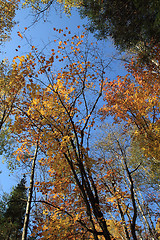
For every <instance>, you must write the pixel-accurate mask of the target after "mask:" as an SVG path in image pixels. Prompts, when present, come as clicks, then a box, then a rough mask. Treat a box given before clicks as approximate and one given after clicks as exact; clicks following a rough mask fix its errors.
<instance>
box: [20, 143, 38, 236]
mask: <svg viewBox="0 0 160 240" xmlns="http://www.w3.org/2000/svg"><path fill="white" fill-rule="evenodd" d="M37 153H38V142H37V145H36V149H35V153H34V157H33V161H32V169H31V176H30V186H29V193H28V200H27V206H26V214H25V219H24V224H23V232H22V240H26V239H27V230H28V224H29V216H30V210H31V201H32V195H33V183H34V172H35V164H36V159H37Z"/></svg>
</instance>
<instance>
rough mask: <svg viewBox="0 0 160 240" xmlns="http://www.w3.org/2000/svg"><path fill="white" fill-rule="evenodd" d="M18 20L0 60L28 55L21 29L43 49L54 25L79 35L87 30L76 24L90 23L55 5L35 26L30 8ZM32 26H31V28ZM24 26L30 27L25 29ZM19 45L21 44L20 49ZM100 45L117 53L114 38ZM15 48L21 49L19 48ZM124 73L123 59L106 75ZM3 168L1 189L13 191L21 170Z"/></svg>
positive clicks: (22, 12)
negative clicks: (68, 14)
mask: <svg viewBox="0 0 160 240" xmlns="http://www.w3.org/2000/svg"><path fill="white" fill-rule="evenodd" d="M15 20H16V21H17V22H19V23H18V24H17V25H15V27H14V28H13V31H12V34H11V40H10V41H8V42H6V43H5V45H4V46H3V48H2V54H1V56H0V60H2V59H4V58H8V59H9V61H10V62H11V61H12V59H13V57H14V56H16V55H25V54H26V53H27V52H28V51H29V48H30V47H29V46H28V44H27V42H26V40H25V39H24V38H23V39H21V38H20V37H18V34H17V32H18V31H20V32H21V33H23V32H25V36H26V38H27V40H28V41H29V42H30V43H31V44H32V45H34V46H36V47H38V48H39V49H42V48H44V46H45V45H46V44H47V43H49V42H50V41H52V40H53V39H54V38H55V34H56V33H55V32H54V31H53V28H54V27H55V28H58V29H59V28H60V29H65V27H68V28H69V30H71V32H72V33H73V34H76V33H77V32H79V33H80V31H83V30H84V29H83V27H81V28H80V29H78V28H77V26H78V25H80V26H82V25H83V24H86V23H87V19H83V20H82V19H81V18H80V16H79V13H78V11H76V10H73V11H72V15H71V17H67V16H66V15H65V14H64V13H58V12H56V11H55V10H54V9H53V8H52V9H51V10H50V13H49V14H48V18H47V21H44V20H43V19H41V20H40V21H39V22H37V23H35V24H33V25H32V23H33V21H34V18H33V16H32V12H31V9H21V10H19V11H18V12H17V15H16V19H15ZM30 25H32V26H31V27H29V26H30ZM25 27H27V28H28V27H29V28H28V29H27V30H26V31H25V29H24V28H25ZM90 40H91V41H96V39H94V37H93V35H91V34H90ZM18 45H20V46H21V48H18ZM98 45H100V46H101V48H103V49H104V54H105V57H106V58H107V57H108V56H111V55H112V54H115V49H114V46H113V44H112V41H111V40H110V41H109V40H108V41H104V42H98ZM50 48H51V45H48V46H47V48H46V49H48V51H49V49H50ZM16 49H18V51H17V50H16ZM125 73H126V72H125V70H124V67H123V64H122V63H121V62H120V61H114V62H113V64H112V68H111V70H109V71H108V73H107V74H108V77H109V78H111V79H112V78H114V77H116V76H117V75H123V74H125ZM1 159H2V157H1ZM0 170H2V173H1V174H0V192H1V191H6V192H10V190H11V187H12V186H14V185H16V184H17V182H18V181H19V180H20V179H21V177H22V173H20V172H16V173H14V174H10V172H9V171H8V169H7V167H6V164H2V163H1V166H0ZM9 174H10V176H9Z"/></svg>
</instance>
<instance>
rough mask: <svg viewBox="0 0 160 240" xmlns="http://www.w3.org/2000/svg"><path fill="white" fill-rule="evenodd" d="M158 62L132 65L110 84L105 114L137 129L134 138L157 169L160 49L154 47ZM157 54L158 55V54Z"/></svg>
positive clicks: (104, 109)
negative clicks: (123, 75) (126, 73)
mask: <svg viewBox="0 0 160 240" xmlns="http://www.w3.org/2000/svg"><path fill="white" fill-rule="evenodd" d="M153 52H154V56H155V61H154V62H153V63H152V62H151V63H150V64H147V63H145V64H143V63H140V62H139V61H138V59H136V60H133V61H132V62H131V63H130V64H129V65H128V66H127V68H128V72H129V74H128V75H126V76H125V77H118V79H117V80H113V81H111V82H107V83H106V86H105V91H104V92H105V96H104V99H105V101H106V104H105V105H104V107H103V108H102V115H103V117H104V118H105V117H106V116H107V115H111V116H113V117H114V120H115V122H121V121H125V122H126V124H127V126H128V127H129V126H134V127H135V131H134V136H133V138H134V139H137V141H138V143H139V145H140V146H141V149H143V151H144V154H145V155H146V156H147V157H149V158H150V159H151V161H152V163H153V164H155V166H156V165H157V167H156V168H158V166H159V159H160V152H159V147H160V128H159V112H160V110H159V96H160V86H159V60H160V59H159V55H158V53H159V46H155V47H154V50H153ZM155 54H156V55H155Z"/></svg>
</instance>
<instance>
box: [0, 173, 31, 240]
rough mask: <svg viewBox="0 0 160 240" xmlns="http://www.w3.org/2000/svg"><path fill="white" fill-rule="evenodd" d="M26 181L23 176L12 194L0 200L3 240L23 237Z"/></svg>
mask: <svg viewBox="0 0 160 240" xmlns="http://www.w3.org/2000/svg"><path fill="white" fill-rule="evenodd" d="M25 183H26V180H25V177H23V178H22V179H21V181H20V183H19V184H18V185H17V186H16V187H15V188H14V189H13V190H12V192H11V193H10V195H6V194H4V195H3V196H2V199H1V201H0V239H2V240H6V239H9V240H18V239H21V234H22V227H23V221H24V215H25V207H26V200H27V193H26V188H25ZM6 203H7V204H6Z"/></svg>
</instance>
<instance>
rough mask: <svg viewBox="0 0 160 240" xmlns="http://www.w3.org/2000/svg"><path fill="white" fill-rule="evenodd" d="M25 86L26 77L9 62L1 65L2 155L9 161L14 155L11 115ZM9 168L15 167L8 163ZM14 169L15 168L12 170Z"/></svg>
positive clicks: (0, 139) (0, 117)
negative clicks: (10, 126)
mask: <svg viewBox="0 0 160 240" xmlns="http://www.w3.org/2000/svg"><path fill="white" fill-rule="evenodd" d="M23 84H24V77H23V76H22V75H18V74H17V72H16V71H13V68H12V66H10V64H9V62H8V60H6V59H5V60H2V62H1V63H0V154H1V155H2V154H3V155H4V156H5V157H6V160H7V161H8V159H9V156H11V154H12V147H13V144H14V139H12V138H11V135H10V128H9V125H10V122H11V118H10V116H11V114H12V113H13V111H15V105H16V104H18V99H19V95H20V92H21V89H22V87H23ZM8 164H9V165H8V166H9V167H11V168H12V167H13V165H12V163H11V162H9V161H8ZM12 169H13V168H12Z"/></svg>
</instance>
